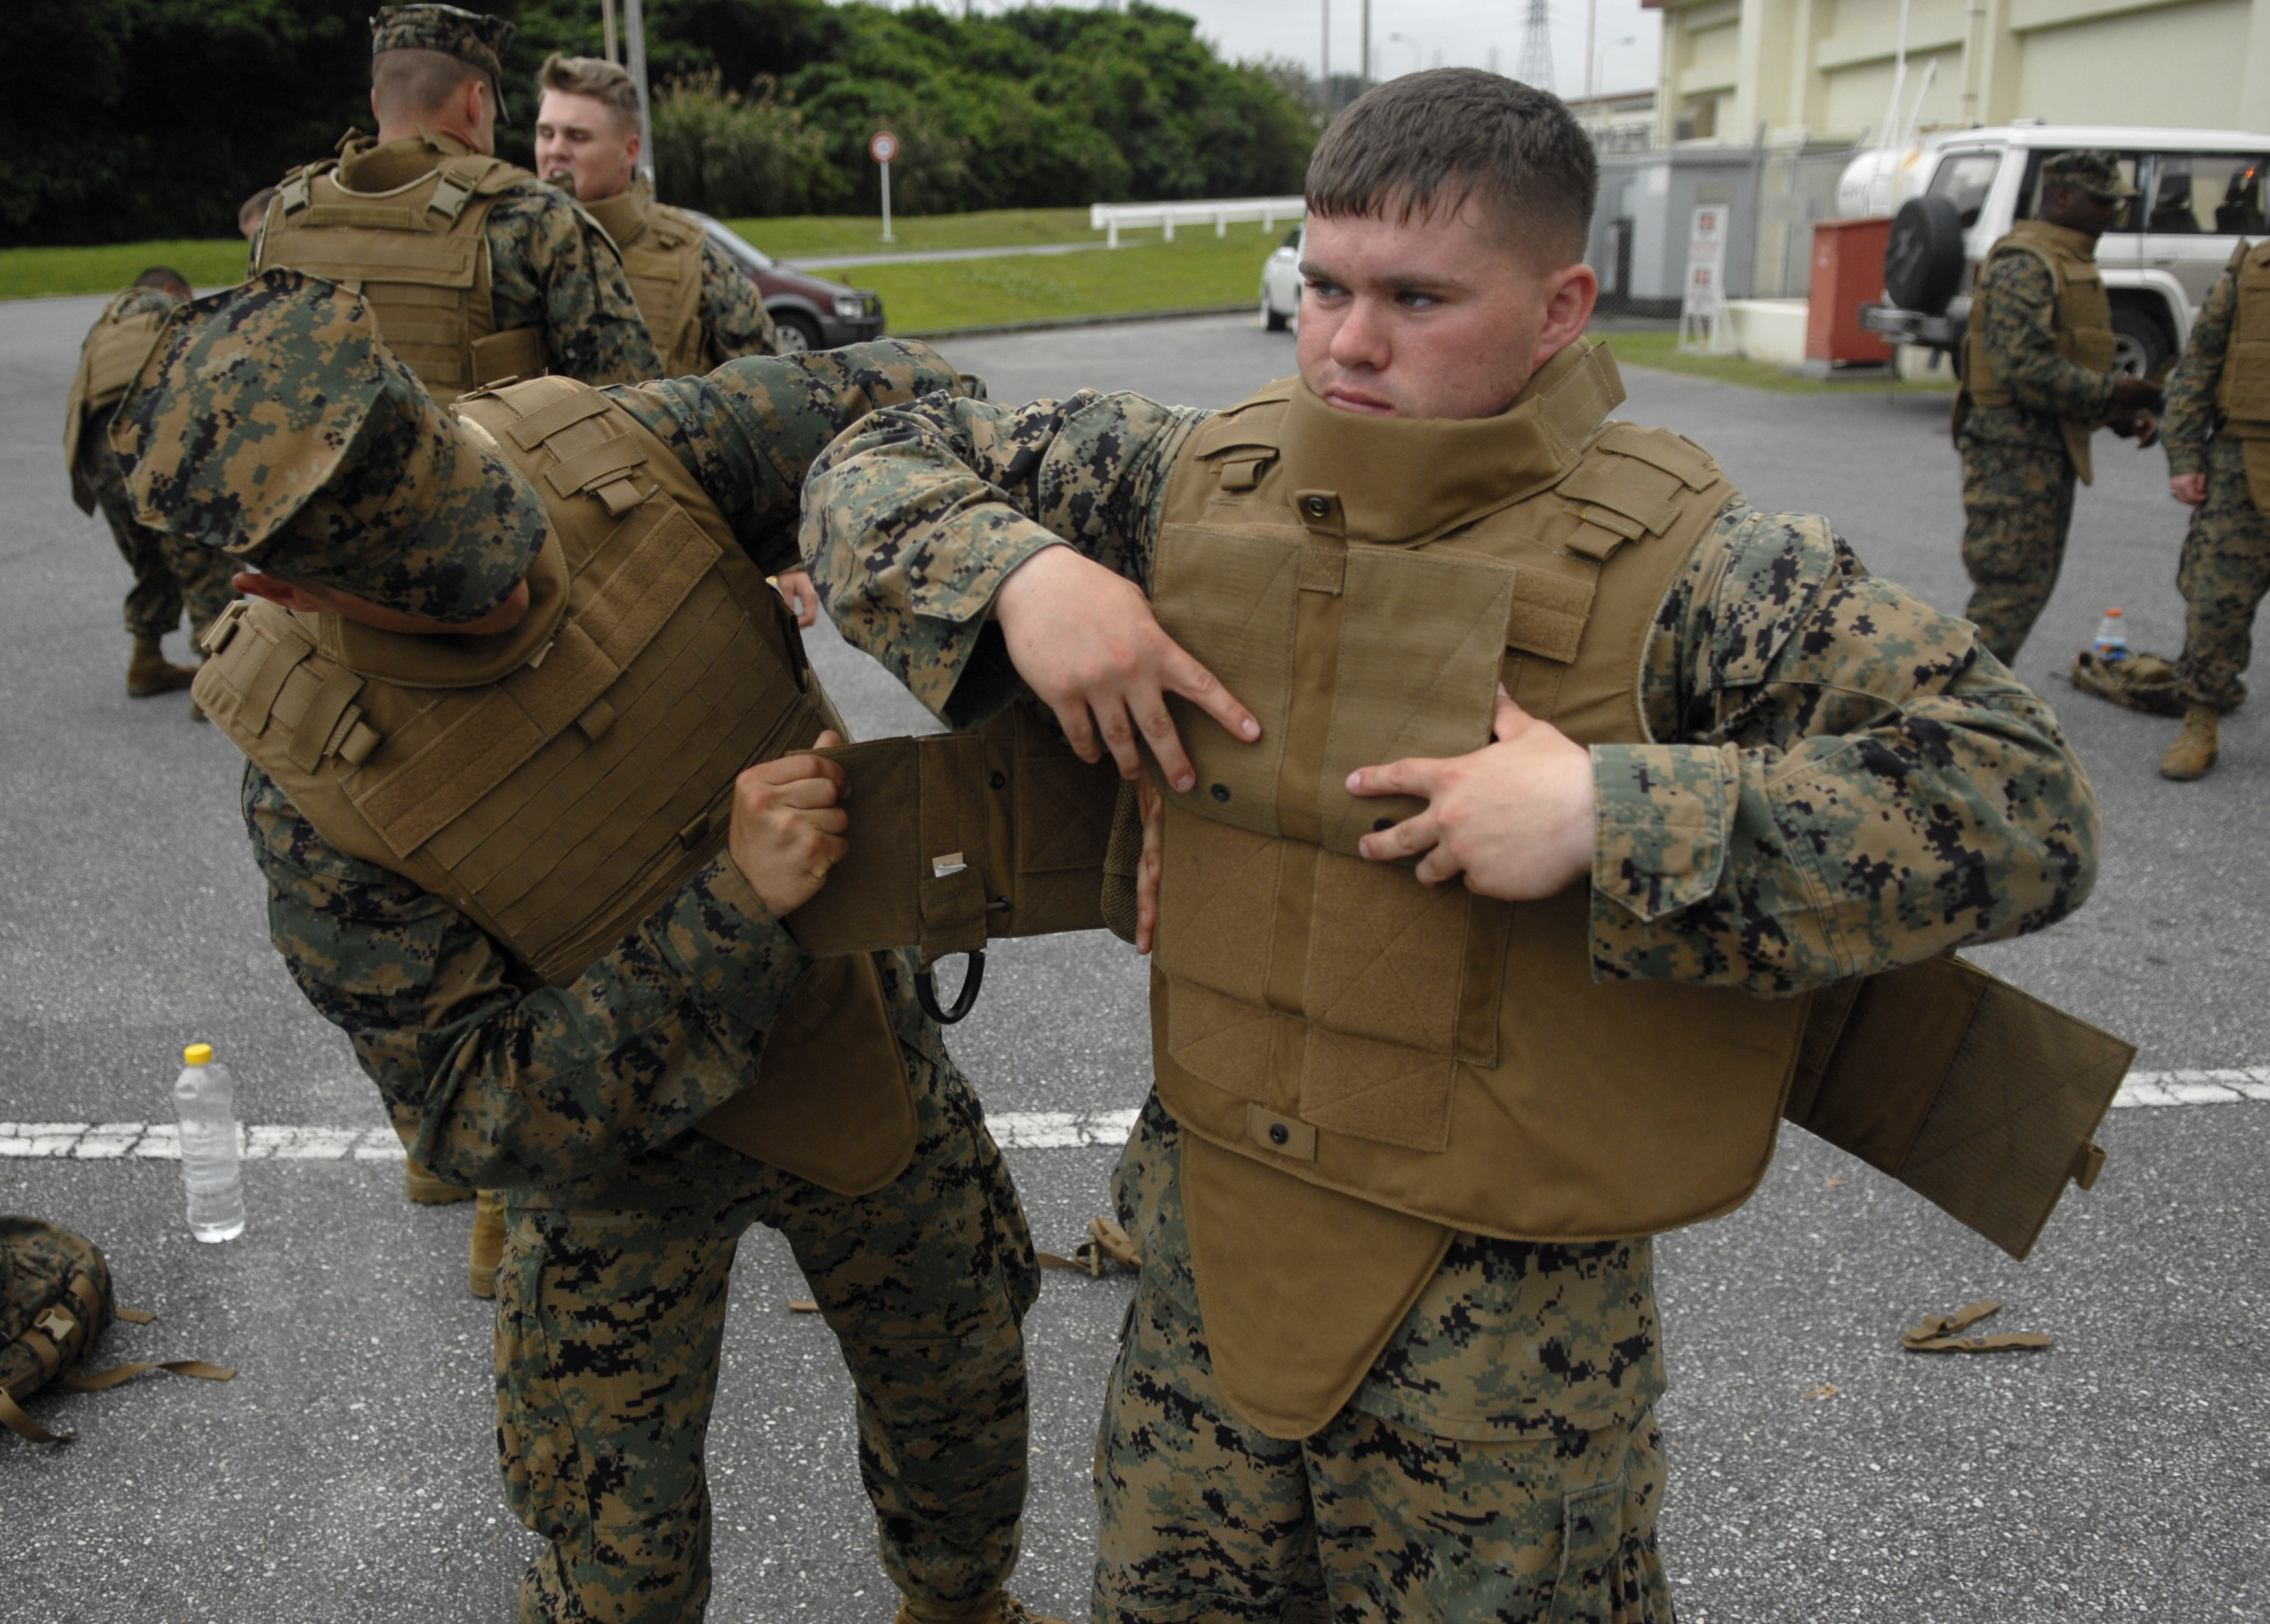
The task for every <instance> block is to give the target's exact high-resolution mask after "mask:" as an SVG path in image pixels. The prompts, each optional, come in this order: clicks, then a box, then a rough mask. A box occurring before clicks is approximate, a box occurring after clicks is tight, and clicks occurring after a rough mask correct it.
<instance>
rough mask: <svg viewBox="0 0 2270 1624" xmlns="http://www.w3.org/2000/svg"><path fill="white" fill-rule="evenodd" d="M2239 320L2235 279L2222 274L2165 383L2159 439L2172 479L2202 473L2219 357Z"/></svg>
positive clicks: (2211, 435)
mask: <svg viewBox="0 0 2270 1624" xmlns="http://www.w3.org/2000/svg"><path fill="white" fill-rule="evenodd" d="M2237 317H2238V278H2237V276H2236V275H2235V274H2233V273H2231V272H2229V271H2225V272H2224V273H2223V275H2222V279H2221V280H2220V281H2218V282H2216V283H2215V285H2214V289H2213V290H2212V291H2211V292H2209V293H2208V294H2207V302H2206V303H2205V304H2204V305H2201V306H2200V313H2199V319H2198V320H2197V321H2195V322H2193V323H2192V336H2191V337H2190V338H2189V339H2188V340H2187V341H2186V342H2185V345H2184V358H2183V360H2180V361H2178V362H2177V364H2176V370H2175V375H2174V376H2172V377H2170V379H2169V380H2168V412H2167V417H2166V419H2164V426H2163V427H2162V429H2161V431H2160V434H2161V437H2162V439H2164V440H2165V441H2167V445H2168V471H2169V473H2170V474H2195V473H2203V472H2205V471H2206V470H2207V441H2209V440H2211V439H2213V438H2214V419H2215V394H2216V392H2217V391H2218V390H2219V389H2221V388H2222V358H2223V353H2224V352H2226V351H2227V350H2229V347H2230V330H2231V326H2232V324H2233V323H2235V322H2236V321H2237Z"/></svg>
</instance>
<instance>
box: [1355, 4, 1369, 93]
mask: <svg viewBox="0 0 2270 1624" xmlns="http://www.w3.org/2000/svg"><path fill="white" fill-rule="evenodd" d="M1370 88H1371V0H1363V73H1362V77H1361V78H1360V79H1359V80H1358V81H1357V84H1356V92H1357V93H1358V94H1359V95H1360V94H1361V93H1363V92H1365V91H1367V90H1369V89H1370Z"/></svg>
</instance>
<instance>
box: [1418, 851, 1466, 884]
mask: <svg viewBox="0 0 2270 1624" xmlns="http://www.w3.org/2000/svg"><path fill="white" fill-rule="evenodd" d="M1465 867H1466V865H1465V864H1463V863H1461V862H1459V861H1458V859H1457V858H1456V857H1454V856H1451V855H1450V848H1449V847H1447V846H1437V847H1435V849H1433V850H1432V851H1429V852H1428V854H1427V855H1426V856H1423V857H1421V858H1420V859H1419V866H1418V867H1417V868H1416V869H1413V871H1412V872H1413V874H1414V875H1416V876H1417V878H1418V880H1419V883H1420V884H1421V885H1422V886H1439V885H1441V884H1442V883H1443V881H1444V880H1446V879H1457V878H1458V876H1459V875H1460V874H1462V873H1464V872H1465Z"/></svg>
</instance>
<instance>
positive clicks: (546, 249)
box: [254, 5, 664, 384]
mask: <svg viewBox="0 0 2270 1624" xmlns="http://www.w3.org/2000/svg"><path fill="white" fill-rule="evenodd" d="M513 33H514V27H513V25H512V24H510V23H508V22H505V21H503V20H501V19H498V18H493V17H485V16H479V15H477V14H475V13H473V12H470V11H460V10H459V9H457V8H456V7H455V6H448V5H400V6H382V7H380V8H379V10H378V11H377V13H376V14H375V16H374V17H373V18H372V19H371V53H372V59H373V70H374V74H376V73H377V71H378V67H379V64H380V63H381V61H382V59H383V58H384V57H385V56H386V55H387V54H388V53H389V52H417V53H427V52H432V53H439V54H441V55H442V56H452V57H456V58H457V59H458V60H460V61H463V62H464V63H469V64H471V65H472V66H473V67H476V68H478V69H479V70H481V72H482V73H483V74H485V75H486V80H487V84H488V85H489V87H490V89H491V91H492V92H493V94H492V95H491V97H490V98H488V100H489V103H490V105H489V106H488V107H487V108H486V109H485V115H484V120H483V122H480V123H479V124H477V125H469V126H466V127H463V128H455V129H450V128H441V127H438V126H437V123H436V122H435V120H434V118H433V117H432V116H431V115H430V110H423V111H427V116H423V117H421V116H419V114H420V112H421V110H420V109H416V108H411V109H405V110H401V111H397V110H396V109H394V108H390V107H388V106H385V105H380V107H379V122H380V129H379V133H378V135H377V136H376V137H369V136H364V135H354V134H350V135H349V136H348V137H346V138H345V139H344V140H343V141H342V142H341V143H340V146H339V166H338V178H339V180H340V181H341V182H343V183H344V184H345V185H346V186H348V187H351V188H352V189H354V190H356V191H358V192H386V191H390V190H392V189H396V188H399V187H404V186H407V185H409V184H411V183H412V182H415V181H416V180H418V179H419V177H421V176H423V175H426V174H431V173H432V172H433V170H434V168H435V167H438V166H439V165H441V163H443V162H445V161H446V160H448V159H453V158H464V157H466V156H468V155H471V154H474V153H489V152H493V151H494V150H495V140H494V132H493V126H494V123H495V122H497V121H499V120H501V119H503V117H504V112H505V109H504V101H503V86H502V78H501V76H502V68H501V63H500V60H499V59H500V56H501V53H502V51H503V50H504V48H505V47H506V46H507V45H508V43H509V42H510V41H511V39H512V36H513ZM373 96H374V100H375V101H378V100H380V93H379V92H377V91H374V92H373ZM287 191H288V189H287ZM286 204H287V198H286V197H278V199H277V200H276V201H275V202H273V203H271V204H270V205H269V215H268V221H269V225H268V227H267V229H268V230H271V231H272V230H273V229H274V228H275V226H276V224H277V222H278V219H280V218H281V213H282V211H283V210H284V209H285V207H286ZM484 239H485V241H486V245H487V249H488V275H489V283H490V285H489V301H490V306H491V308H492V310H493V314H494V318H495V330H497V331H498V332H508V331H511V330H516V329H522V328H537V329H540V330H541V331H542V333H543V337H544V346H545V367H546V369H548V370H549V371H552V372H554V373H558V374H561V375H563V376H566V377H570V378H575V379H577V380H578V381H580V382H584V383H593V384H608V383H634V382H641V381H642V380H644V379H648V378H658V377H661V376H663V375H664V367H663V366H662V362H661V359H660V355H659V352H657V349H656V347H655V344H654V340H653V338H652V337H650V336H649V333H648V332H647V330H646V323H645V321H644V320H643V318H642V317H641V315H639V308H638V302H637V300H635V299H634V297H633V296H632V293H631V286H630V283H629V281H628V279H627V278H626V277H625V276H624V274H623V266H622V258H621V256H620V255H619V253H617V251H616V249H615V246H614V244H613V243H612V241H609V240H608V238H607V234H606V233H605V232H604V231H602V230H601V229H600V228H599V226H598V223H597V221H595V220H593V219H591V217H590V215H589V214H587V213H585V212H584V211H582V209H581V208H579V207H577V206H576V204H575V200H574V198H573V197H570V196H568V194H566V193H564V192H562V191H560V189H558V188H556V187H553V186H550V185H547V184H545V182H542V181H539V180H538V179H537V178H536V176H534V175H532V174H527V173H526V172H525V171H522V172H520V173H519V174H517V176H516V178H515V179H514V180H513V181H512V182H510V184H508V186H506V187H505V188H504V189H502V190H501V193H500V195H499V196H498V197H497V198H496V201H495V203H494V204H493V206H492V207H491V208H490V209H489V212H488V217H487V219H486V227H485V231H484ZM263 255H264V244H263V243H262V242H256V243H255V245H254V263H255V265H256V266H265V265H268V264H271V263H288V262H287V261H279V260H277V259H276V258H274V257H273V256H263Z"/></svg>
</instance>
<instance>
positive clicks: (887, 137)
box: [867, 130, 899, 164]
mask: <svg viewBox="0 0 2270 1624" xmlns="http://www.w3.org/2000/svg"><path fill="white" fill-rule="evenodd" d="M898 155H899V138H898V137H896V136H894V135H893V134H892V133H891V132H890V131H889V130H877V131H876V132H875V135H874V138H873V139H872V140H871V141H869V142H868V143H867V156H868V157H870V158H872V159H874V160H875V161H876V162H877V163H879V164H886V163H889V162H890V161H891V159H894V158H896V157H897V156H898Z"/></svg>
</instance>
